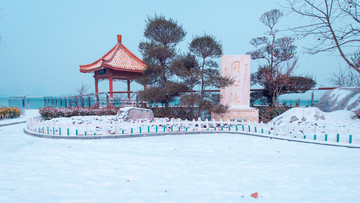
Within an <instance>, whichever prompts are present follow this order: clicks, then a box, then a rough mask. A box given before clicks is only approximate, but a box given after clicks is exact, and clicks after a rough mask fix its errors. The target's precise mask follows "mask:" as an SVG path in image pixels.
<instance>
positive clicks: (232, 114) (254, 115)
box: [211, 107, 259, 122]
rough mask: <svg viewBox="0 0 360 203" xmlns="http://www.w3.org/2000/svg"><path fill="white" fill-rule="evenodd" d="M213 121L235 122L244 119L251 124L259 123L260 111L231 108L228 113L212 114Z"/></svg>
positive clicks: (246, 108) (247, 108) (248, 108)
mask: <svg viewBox="0 0 360 203" xmlns="http://www.w3.org/2000/svg"><path fill="white" fill-rule="evenodd" d="M211 119H215V120H217V121H218V120H220V119H222V120H224V121H226V120H228V119H229V120H231V121H232V120H234V119H243V120H244V121H250V122H259V110H258V109H256V108H251V107H245V108H244V107H241V108H236V107H230V108H229V109H228V111H227V112H226V113H224V114H214V113H212V114H211Z"/></svg>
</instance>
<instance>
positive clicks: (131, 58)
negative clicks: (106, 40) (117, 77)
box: [80, 35, 146, 73]
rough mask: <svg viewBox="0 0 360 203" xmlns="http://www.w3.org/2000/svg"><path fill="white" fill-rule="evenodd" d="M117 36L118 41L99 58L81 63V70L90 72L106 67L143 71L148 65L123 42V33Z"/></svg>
mask: <svg viewBox="0 0 360 203" xmlns="http://www.w3.org/2000/svg"><path fill="white" fill-rule="evenodd" d="M117 38H118V43H117V44H116V45H115V46H114V47H113V48H112V49H111V50H110V51H109V52H108V53H106V54H105V55H104V56H103V57H101V58H100V59H99V60H97V61H95V62H94V63H91V64H87V65H80V72H82V73H90V72H94V71H97V70H100V69H102V68H104V67H107V68H110V69H113V70H121V71H129V72H142V71H143V70H144V69H145V67H146V65H145V63H144V62H143V61H142V60H141V59H139V58H138V57H137V56H135V54H133V53H132V52H131V51H130V50H129V49H127V48H126V47H125V46H124V45H123V44H122V43H121V35H118V36H117Z"/></svg>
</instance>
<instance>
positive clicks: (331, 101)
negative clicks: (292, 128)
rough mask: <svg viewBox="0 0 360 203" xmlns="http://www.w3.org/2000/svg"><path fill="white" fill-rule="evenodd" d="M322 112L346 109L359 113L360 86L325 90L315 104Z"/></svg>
mask: <svg viewBox="0 0 360 203" xmlns="http://www.w3.org/2000/svg"><path fill="white" fill-rule="evenodd" d="M316 106H317V107H318V108H319V109H320V110H322V111H324V112H332V111H337V110H348V111H352V112H354V113H356V114H357V115H360V88H336V89H333V90H330V91H328V92H326V93H325V94H324V95H323V96H322V97H321V98H320V100H319V103H318V104H317V105H316Z"/></svg>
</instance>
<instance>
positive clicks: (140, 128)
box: [139, 126, 141, 134]
mask: <svg viewBox="0 0 360 203" xmlns="http://www.w3.org/2000/svg"><path fill="white" fill-rule="evenodd" d="M139 132H140V134H141V126H140V127H139Z"/></svg>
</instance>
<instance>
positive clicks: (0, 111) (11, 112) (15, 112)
mask: <svg viewBox="0 0 360 203" xmlns="http://www.w3.org/2000/svg"><path fill="white" fill-rule="evenodd" d="M20 115H21V110H20V109H19V108H16V107H4V106H2V107H0V120H1V119H6V118H17V117H19V116H20Z"/></svg>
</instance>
